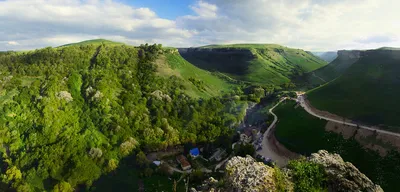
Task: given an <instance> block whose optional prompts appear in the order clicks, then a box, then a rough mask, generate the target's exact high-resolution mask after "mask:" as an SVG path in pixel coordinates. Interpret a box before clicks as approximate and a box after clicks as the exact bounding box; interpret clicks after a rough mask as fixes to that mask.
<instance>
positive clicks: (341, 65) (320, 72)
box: [296, 51, 360, 88]
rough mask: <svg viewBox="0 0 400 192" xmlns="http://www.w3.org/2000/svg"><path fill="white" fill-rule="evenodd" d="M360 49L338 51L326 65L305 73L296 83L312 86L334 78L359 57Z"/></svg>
mask: <svg viewBox="0 0 400 192" xmlns="http://www.w3.org/2000/svg"><path fill="white" fill-rule="evenodd" d="M359 54H360V51H339V55H338V57H337V58H336V59H335V60H333V61H332V62H331V63H329V64H328V65H326V66H324V67H321V68H319V69H317V70H315V71H312V72H309V73H307V74H305V75H304V76H303V77H301V78H299V79H297V81H296V83H297V84H301V85H303V86H306V87H309V88H312V87H316V86H319V85H322V84H325V83H327V82H330V81H332V80H334V79H335V78H337V77H339V76H340V75H342V74H343V73H344V72H346V70H347V69H348V68H349V67H350V66H351V65H352V64H353V63H355V62H356V61H357V60H358V59H359Z"/></svg>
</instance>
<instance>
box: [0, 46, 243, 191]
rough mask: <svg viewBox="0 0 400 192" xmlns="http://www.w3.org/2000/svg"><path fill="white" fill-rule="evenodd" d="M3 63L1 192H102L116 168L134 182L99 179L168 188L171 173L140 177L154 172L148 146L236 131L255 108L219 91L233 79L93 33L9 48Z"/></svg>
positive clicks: (170, 52) (168, 53)
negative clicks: (82, 38) (77, 39)
mask: <svg viewBox="0 0 400 192" xmlns="http://www.w3.org/2000/svg"><path fill="white" fill-rule="evenodd" d="M90 42H93V43H90ZM0 64H1V65H0V165H1V169H0V175H1V177H2V178H7V179H4V180H1V181H0V191H74V190H76V191H94V190H95V188H96V186H93V184H94V182H95V181H96V180H98V179H99V178H103V177H105V178H107V175H112V176H115V175H116V172H118V173H119V174H120V175H123V177H122V178H124V179H126V180H128V182H127V183H128V185H121V182H118V185H113V184H111V183H110V182H111V181H108V182H107V179H106V181H103V180H100V181H99V182H101V184H104V185H107V186H111V188H112V189H113V190H115V189H116V187H115V186H119V187H120V188H121V189H122V188H123V189H122V191H136V190H137V189H138V188H139V187H138V185H141V184H140V182H142V181H143V184H142V185H144V186H145V187H146V189H148V190H149V191H156V190H159V189H154V186H157V187H158V186H159V185H156V184H155V183H159V182H160V181H163V182H164V183H166V185H165V188H163V189H162V190H164V191H168V190H169V189H172V185H173V183H172V181H170V180H168V177H166V176H164V175H160V174H157V173H155V174H154V175H151V174H150V175H148V176H146V179H143V178H142V177H141V176H140V175H142V173H144V171H145V170H150V171H151V172H153V171H156V170H155V169H154V170H153V167H151V166H150V162H147V161H148V160H147V159H146V155H145V152H146V153H150V152H152V151H161V150H164V149H167V148H168V147H174V146H178V145H184V144H186V143H213V142H214V141H216V140H217V139H219V138H220V137H222V136H224V137H225V136H229V135H230V134H232V133H233V131H232V128H231V127H232V125H235V124H238V123H239V122H240V121H242V120H243V117H241V116H244V115H240V114H243V113H242V112H241V111H244V110H241V109H242V108H243V107H245V106H247V105H243V103H244V102H246V101H241V100H240V98H239V99H235V98H230V97H229V98H228V97H224V98H222V97H219V96H220V94H221V93H223V91H224V90H229V89H230V87H231V86H234V84H231V83H230V81H229V80H228V79H223V78H220V77H219V76H217V75H214V74H212V73H210V72H207V71H204V70H201V69H199V68H197V67H195V66H193V65H191V64H190V63H187V62H186V61H185V60H184V59H183V58H181V57H180V55H179V54H178V53H177V51H176V50H174V49H170V48H169V49H163V48H162V47H161V45H147V44H146V45H141V46H138V47H134V46H129V45H120V44H116V43H113V42H109V41H107V42H106V43H104V41H103V40H100V41H98V40H95V41H89V43H88V42H83V43H77V44H72V45H66V46H61V47H57V48H51V47H47V48H43V49H37V50H32V51H28V52H5V53H2V54H0ZM185 93H186V94H185ZM213 96H216V97H213ZM199 97H200V98H201V99H200V98H199ZM246 98H247V97H246ZM239 113H240V114H239ZM227 146H228V147H230V145H227ZM140 159H141V160H143V162H142V163H139V160H140ZM124 171H125V172H124ZM125 173H126V174H125ZM126 175H128V176H126ZM102 176H103V177H102ZM178 185H180V184H178ZM90 187H93V188H92V189H90ZM84 189H86V190H84ZM106 189H107V188H106ZM178 189H179V188H178ZM96 191H97V190H96ZM106 191H109V190H106ZM117 191H118V190H117ZM120 191H121V190H120Z"/></svg>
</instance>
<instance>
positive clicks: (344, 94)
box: [307, 49, 400, 131]
mask: <svg viewBox="0 0 400 192" xmlns="http://www.w3.org/2000/svg"><path fill="white" fill-rule="evenodd" d="M359 53H360V58H359V59H358V60H357V61H356V62H355V63H354V64H352V65H351V66H350V67H349V68H348V69H347V70H346V71H345V72H344V73H343V74H342V75H341V76H340V77H338V78H337V79H335V80H333V81H331V82H329V83H327V84H325V85H323V86H321V87H319V88H316V89H314V90H311V91H310V92H309V93H307V96H308V99H309V101H310V102H311V104H312V105H313V106H314V107H316V108H318V109H320V110H326V111H329V112H331V113H334V114H337V115H341V116H344V117H346V118H349V119H352V120H354V121H359V122H363V123H368V124H372V125H385V127H386V129H392V130H393V131H400V128H398V127H400V120H399V118H398V114H400V102H399V101H398V96H399V95H400V89H399V87H400V75H399V74H400V51H399V50H382V49H378V50H369V51H362V52H359ZM396 127H397V128H396Z"/></svg>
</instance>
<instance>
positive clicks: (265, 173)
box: [226, 156, 275, 192]
mask: <svg viewBox="0 0 400 192" xmlns="http://www.w3.org/2000/svg"><path fill="white" fill-rule="evenodd" d="M274 172H275V170H274V169H273V168H271V167H269V166H266V165H265V164H264V163H261V162H257V161H255V160H254V159H253V158H252V157H250V156H247V157H233V158H232V159H231V160H229V161H228V163H227V164H226V181H227V182H228V183H229V184H228V185H229V186H231V187H232V188H233V189H234V190H239V191H244V192H247V191H248V192H256V191H275V181H274Z"/></svg>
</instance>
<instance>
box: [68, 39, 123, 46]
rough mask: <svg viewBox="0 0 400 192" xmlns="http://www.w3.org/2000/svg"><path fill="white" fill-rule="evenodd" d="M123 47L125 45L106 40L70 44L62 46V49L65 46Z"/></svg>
mask: <svg viewBox="0 0 400 192" xmlns="http://www.w3.org/2000/svg"><path fill="white" fill-rule="evenodd" d="M101 44H104V45H123V43H120V42H114V41H110V40H106V39H92V40H87V41H82V42H78V43H70V44H66V45H62V46H61V47H65V46H81V45H101Z"/></svg>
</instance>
